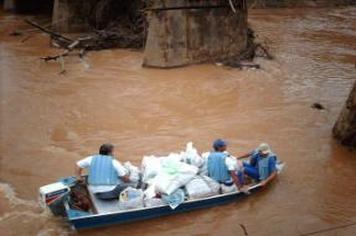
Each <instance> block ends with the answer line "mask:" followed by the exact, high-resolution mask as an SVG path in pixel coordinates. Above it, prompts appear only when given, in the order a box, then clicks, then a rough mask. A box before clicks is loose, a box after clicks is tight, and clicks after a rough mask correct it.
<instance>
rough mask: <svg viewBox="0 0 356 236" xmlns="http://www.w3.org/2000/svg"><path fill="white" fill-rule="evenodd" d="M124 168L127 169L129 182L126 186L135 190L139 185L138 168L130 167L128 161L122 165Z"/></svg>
mask: <svg viewBox="0 0 356 236" xmlns="http://www.w3.org/2000/svg"><path fill="white" fill-rule="evenodd" d="M124 167H125V168H126V169H127V171H128V174H129V180H130V182H129V183H128V185H129V186H131V187H134V188H137V186H138V184H139V183H140V178H141V172H140V170H139V169H138V167H136V166H134V165H132V164H131V162H129V161H127V162H125V163H124Z"/></svg>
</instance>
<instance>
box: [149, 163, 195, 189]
mask: <svg viewBox="0 0 356 236" xmlns="http://www.w3.org/2000/svg"><path fill="white" fill-rule="evenodd" d="M197 173H198V168H197V167H195V166H192V165H188V164H186V163H183V162H177V161H174V160H166V161H164V162H163V163H162V168H161V172H160V173H159V174H158V175H157V176H156V177H155V179H154V183H155V187H156V191H157V192H160V193H164V194H167V195H170V194H172V193H173V192H175V191H176V190H177V189H178V188H180V187H182V186H184V185H186V184H187V183H188V182H189V181H190V180H192V179H193V178H194V176H195V175H196V174H197Z"/></svg>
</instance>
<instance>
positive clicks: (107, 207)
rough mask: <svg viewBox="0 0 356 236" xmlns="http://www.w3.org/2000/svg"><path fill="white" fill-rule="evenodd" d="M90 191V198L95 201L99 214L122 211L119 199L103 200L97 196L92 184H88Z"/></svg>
mask: <svg viewBox="0 0 356 236" xmlns="http://www.w3.org/2000/svg"><path fill="white" fill-rule="evenodd" d="M88 192H89V194H90V198H91V200H92V202H93V205H94V208H95V210H96V212H97V213H98V214H103V213H110V212H117V211H120V208H119V199H117V200H101V199H99V198H97V197H96V196H95V194H94V193H93V191H92V189H91V186H88Z"/></svg>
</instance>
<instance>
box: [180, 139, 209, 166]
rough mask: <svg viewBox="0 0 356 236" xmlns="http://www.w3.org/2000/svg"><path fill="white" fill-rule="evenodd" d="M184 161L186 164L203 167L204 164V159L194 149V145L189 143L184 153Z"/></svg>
mask: <svg viewBox="0 0 356 236" xmlns="http://www.w3.org/2000/svg"><path fill="white" fill-rule="evenodd" d="M182 159H183V161H184V162H185V163H187V164H190V165H194V166H196V167H198V168H199V167H201V166H202V165H203V164H204V160H203V158H202V157H201V156H200V155H199V153H198V151H197V149H195V148H194V147H193V143H192V142H189V143H187V146H186V149H185V152H183V153H182Z"/></svg>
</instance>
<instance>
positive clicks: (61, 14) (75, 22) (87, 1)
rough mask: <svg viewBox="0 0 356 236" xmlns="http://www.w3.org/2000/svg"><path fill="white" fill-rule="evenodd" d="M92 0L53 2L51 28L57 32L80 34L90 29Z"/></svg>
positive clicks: (58, 0) (57, 0)
mask: <svg viewBox="0 0 356 236" xmlns="http://www.w3.org/2000/svg"><path fill="white" fill-rule="evenodd" d="M94 2H96V1H93V0H54V6H53V17H52V26H53V29H54V30H56V31H57V32H63V33H65V32H81V31H87V30H89V28H90V24H89V16H90V10H91V7H92V5H93V3H94Z"/></svg>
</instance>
